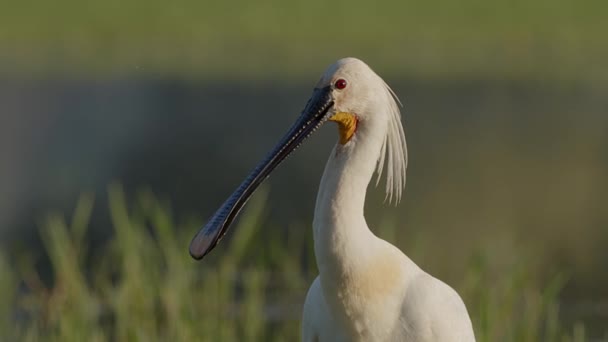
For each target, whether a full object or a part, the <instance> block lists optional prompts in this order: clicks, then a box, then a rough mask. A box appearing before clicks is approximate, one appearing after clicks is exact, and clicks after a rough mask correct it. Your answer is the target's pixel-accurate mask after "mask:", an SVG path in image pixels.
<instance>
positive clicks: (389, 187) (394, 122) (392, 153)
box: [376, 79, 407, 204]
mask: <svg viewBox="0 0 608 342" xmlns="http://www.w3.org/2000/svg"><path fill="white" fill-rule="evenodd" d="M380 81H381V82H382V85H384V90H385V91H384V94H385V95H386V103H387V108H386V111H387V114H388V116H389V122H388V128H387V130H386V136H385V137H384V142H383V143H382V149H381V150H380V157H379V158H378V164H377V167H376V171H377V173H378V178H377V179H376V186H378V184H379V183H380V178H381V177H382V171H383V170H384V168H385V165H386V187H385V193H386V197H385V200H386V199H388V201H389V203H395V204H397V203H399V201H400V200H401V195H402V193H403V188H404V187H405V172H406V169H407V143H406V141H405V132H404V130H403V125H402V124H401V111H400V110H399V106H401V107H403V104H402V103H401V101H400V100H399V98H398V97H397V95H396V94H395V92H393V90H392V89H391V88H390V87H389V86H388V84H386V82H384V81H383V80H382V79H380Z"/></svg>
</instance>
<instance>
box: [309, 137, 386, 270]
mask: <svg viewBox="0 0 608 342" xmlns="http://www.w3.org/2000/svg"><path fill="white" fill-rule="evenodd" d="M357 135H358V136H357ZM382 142H383V140H382V138H381V137H379V136H373V135H371V134H369V132H365V131H362V132H357V134H356V135H355V137H354V138H353V139H352V140H351V141H349V142H348V143H346V144H341V143H338V144H336V146H335V147H334V149H333V150H332V152H331V155H330V157H329V160H328V161H327V165H326V166H325V171H324V173H323V177H322V179H321V184H320V186H319V192H318V195H317V202H316V206H315V215H314V221H313V229H314V232H313V234H314V244H315V256H316V259H317V265H318V267H319V271H320V274H321V278H323V277H324V276H330V275H331V274H346V273H349V272H350V270H351V269H352V268H354V267H357V265H359V264H360V262H361V261H363V259H364V258H366V255H367V254H368V253H369V252H370V248H371V247H372V245H373V243H374V242H375V241H374V240H376V237H375V236H374V234H373V233H372V232H371V231H370V230H369V228H368V227H367V223H366V222H365V218H364V215H363V208H364V204H365V195H366V192H367V186H368V184H369V182H370V180H371V177H372V176H373V173H374V170H375V168H376V163H377V159H378V158H377V157H378V155H379V153H380V149H381V144H382Z"/></svg>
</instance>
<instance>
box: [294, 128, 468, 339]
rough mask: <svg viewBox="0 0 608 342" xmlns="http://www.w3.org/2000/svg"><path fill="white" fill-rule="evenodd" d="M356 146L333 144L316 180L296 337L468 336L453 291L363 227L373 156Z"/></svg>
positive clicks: (463, 313)
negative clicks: (310, 256)
mask: <svg viewBox="0 0 608 342" xmlns="http://www.w3.org/2000/svg"><path fill="white" fill-rule="evenodd" d="M365 141H366V142H368V141H372V140H365ZM362 143H364V142H363V141H362ZM377 148H378V150H379V148H380V146H377ZM356 153H357V149H356V148H355V147H354V146H353V147H352V148H349V147H346V146H341V145H339V144H338V145H336V147H335V149H334V151H333V152H332V153H331V155H330V158H329V161H328V162H327V166H326V168H325V173H324V175H323V178H322V180H321V185H320V191H319V195H318V197H317V204H316V210H315V217H314V222H313V234H314V246H315V256H316V260H317V265H318V268H319V273H320V274H319V276H318V277H317V278H316V279H315V281H314V282H313V284H312V286H311V287H310V289H309V290H308V295H307V297H306V302H305V304H304V313H303V320H302V341H303V342H313V341H315V342H324V341H336V342H338V341H345V342H346V341H353V342H354V341H416V342H422V341H441V342H444V341H445V342H451V341H462V342H465V341H466V342H469V341H474V340H475V338H474V335H473V330H472V327H471V322H470V319H469V316H468V314H467V311H466V308H465V306H464V304H463V302H462V300H461V299H460V297H459V296H458V294H457V293H456V292H455V291H454V290H453V289H452V288H450V287H449V286H448V285H446V284H444V283H443V282H441V281H440V280H437V279H435V278H433V277H432V276H430V275H429V274H427V273H426V272H424V271H423V270H422V269H420V268H419V267H418V266H417V265H416V264H415V263H414V262H413V261H411V260H410V259H409V258H408V257H407V256H406V255H404V254H403V253H402V252H401V251H400V250H399V249H398V248H396V247H394V246H393V245H391V244H389V243H388V242H386V241H384V240H382V239H380V238H378V237H376V236H375V235H374V234H373V233H372V232H371V231H370V230H369V228H368V227H367V224H366V222H365V218H364V217H363V201H364V199H365V192H366V189H367V185H368V183H369V181H370V179H371V177H372V173H373V171H374V167H375V165H374V163H375V161H374V160H370V159H366V158H357V157H356V155H355V154H356ZM357 163H361V164H366V165H357Z"/></svg>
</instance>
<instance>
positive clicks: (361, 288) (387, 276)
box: [190, 58, 475, 342]
mask: <svg viewBox="0 0 608 342" xmlns="http://www.w3.org/2000/svg"><path fill="white" fill-rule="evenodd" d="M397 102H398V100H397V98H396V96H395V94H394V93H393V92H392V90H391V89H390V88H389V87H388V85H386V83H385V82H384V81H383V80H382V78H380V77H379V76H378V75H377V74H376V73H375V72H374V71H372V70H371V69H370V68H369V67H368V66H367V65H366V64H365V63H364V62H362V61H360V60H358V59H356V58H344V59H340V60H338V61H337V62H336V63H334V64H332V65H331V66H330V67H329V68H328V69H327V71H326V72H325V73H324V74H323V76H322V77H321V79H320V80H319V82H318V83H317V85H316V87H315V90H314V92H313V95H312V97H311V99H310V100H309V101H308V104H307V105H306V107H305V109H304V111H303V112H302V114H301V116H300V118H299V119H298V120H297V121H296V123H295V124H294V126H293V127H292V128H291V129H290V130H289V132H288V133H287V135H286V136H285V137H284V138H283V139H282V140H281V141H280V142H279V144H278V145H277V146H276V147H275V149H274V150H273V151H272V152H271V153H270V155H269V156H268V157H267V158H266V159H264V160H263V161H262V162H261V163H260V164H259V165H258V167H256V168H255V169H254V170H253V172H252V173H251V175H250V176H249V177H247V178H246V179H245V180H244V181H243V183H242V184H241V186H239V188H238V189H237V190H236V191H235V192H234V193H233V194H232V195H231V196H230V197H229V198H228V200H227V201H226V202H225V203H224V205H223V206H222V207H220V209H219V210H218V211H217V212H216V213H215V214H214V215H213V216H212V218H211V219H210V220H209V222H208V223H207V224H206V225H205V226H204V227H203V228H202V229H201V230H200V231H199V233H198V234H197V235H196V236H195V237H194V239H193V240H192V243H191V245H190V254H191V255H192V256H193V257H194V258H196V259H200V258H202V257H203V256H204V255H206V254H207V253H208V252H209V251H210V250H211V249H213V247H215V245H216V244H217V242H218V241H219V240H220V239H221V238H222V237H223V235H224V234H225V233H226V230H227V228H228V226H229V225H230V223H231V222H232V220H233V219H234V217H235V216H236V215H237V214H238V212H239V211H240V209H241V208H242V206H243V205H244V204H245V202H246V201H247V200H248V198H249V197H250V196H251V194H252V193H253V192H254V191H255V189H256V188H257V186H258V185H259V184H260V183H261V182H262V181H263V180H264V179H265V178H266V177H268V176H269V174H270V172H272V170H273V169H274V168H275V167H276V166H277V165H278V164H279V163H280V162H281V161H282V160H283V159H284V158H285V157H286V156H287V155H289V153H291V152H292V151H293V150H295V148H297V147H298V146H299V145H300V143H302V141H303V140H305V139H306V138H307V137H308V136H309V135H310V134H311V133H312V132H313V131H314V130H316V129H317V128H318V127H319V126H320V125H321V124H323V123H324V122H326V121H328V120H329V121H334V122H336V123H337V124H338V128H339V140H338V142H337V143H336V145H335V147H334V149H333V151H332V152H331V154H330V157H329V160H328V161H327V165H326V166H325V171H324V173H323V177H322V179H321V184H320V186H319V192H318V195H317V202H316V206H315V213H314V220H313V236H314V249H315V257H316V261H317V266H318V268H319V276H318V277H317V278H316V279H315V280H314V282H313V284H312V285H311V287H310V289H309V290H308V295H307V297H306V301H305V304H304V313H303V321H302V340H303V341H305V342H312V341H315V342H323V341H332V342H334V341H335V342H340V341H412V342H422V341H425V342H426V341H440V342H451V341H454V342H455V341H462V342H469V341H475V336H474V333H473V328H472V325H471V320H470V318H469V315H468V313H467V310H466V307H465V305H464V303H463V301H462V299H461V298H460V296H459V295H458V294H457V293H456V291H454V290H453V289H452V288H451V287H449V286H448V285H446V284H445V283H443V282H441V281H440V280H438V279H436V278H434V277H432V276H431V275H429V274H428V273H426V272H424V271H423V270H422V269H420V267H418V266H417V265H416V264H415V263H414V262H413V261H412V260H410V259H409V258H408V257H407V256H406V255H405V254H403V253H402V252H401V251H400V250H399V249H398V248H396V247H395V246H393V245H391V244H390V243H388V242H386V241H384V240H382V239H380V238H378V237H377V236H375V235H374V234H373V233H372V232H371V230H370V229H369V228H368V226H367V223H366V221H365V217H364V210H363V209H364V203H365V195H366V191H367V186H368V184H369V182H370V181H371V178H372V176H373V174H374V171H377V173H378V180H379V179H380V176H381V175H382V171H383V169H386V195H387V198H388V199H389V201H395V202H399V200H400V198H401V193H402V190H403V187H404V186H405V170H406V167H407V148H406V143H405V134H404V132H403V126H402V124H401V114H400V111H399V106H398V103H397ZM385 165H386V167H385Z"/></svg>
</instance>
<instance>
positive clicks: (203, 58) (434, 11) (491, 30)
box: [0, 0, 608, 82]
mask: <svg viewBox="0 0 608 342" xmlns="http://www.w3.org/2000/svg"><path fill="white" fill-rule="evenodd" d="M606 11H608V5H607V3H606V2H604V1H599V0H592V1H586V2H584V3H581V2H578V1H573V0H558V1H548V0H533V1H524V0H517V1H497V2H486V1H480V0H465V1H459V2H454V1H449V0H435V1H429V2H405V1H386V2H382V3H375V2H369V1H363V0H350V1H338V2H335V1H334V2H326V1H321V0H308V1H297V2H284V1H279V0H264V1H258V2H255V4H254V3H251V2H248V1H244V0H237V1H230V2H221V1H213V2H211V1H194V0H183V1H177V2H166V1H159V0H152V1H145V2H143V1H127V2H125V1H117V0H109V1H103V2H100V1H84V2H83V1H73V0H59V1H53V2H32V1H21V2H12V3H10V4H7V5H6V6H3V8H2V11H1V12H0V22H2V25H0V51H2V52H1V53H0V70H3V71H5V72H9V73H17V74H20V75H23V74H34V75H37V74H43V75H46V74H59V75H62V76H64V77H65V76H66V75H67V76H69V75H72V76H74V75H81V76H82V75H89V76H90V75H95V76H96V77H106V76H108V75H110V76H112V75H114V76H117V75H125V74H127V75H128V74H144V75H152V76H154V75H165V76H167V75H171V76H177V77H188V78H192V77H194V78H203V79H209V78H219V79H237V80H241V79H246V78H262V79H275V78H285V79H293V78H294V77H304V76H305V77H306V79H310V75H311V74H312V75H319V74H320V73H321V69H320V68H323V67H325V66H326V65H328V64H329V63H331V62H332V61H333V60H335V59H337V58H339V57H344V56H350V55H354V56H358V57H361V58H364V59H365V60H367V61H369V62H370V64H372V65H373V66H375V67H376V68H378V69H380V70H381V71H382V72H383V73H384V74H385V75H393V77H400V78H404V77H405V78H410V79H411V78H417V77H418V78H421V79H426V80H428V79H433V78H441V79H446V78H447V79H463V78H464V79H471V78H472V79H479V78H483V79H505V78H506V79H525V80H529V79H533V80H543V79H550V80H553V81H555V80H577V81H584V82H589V81H602V82H605V81H606V80H607V79H608V74H606V71H605V70H606V67H605V66H606V60H608V45H607V44H605V32H606V31H608V24H607V21H606V20H605V13H606Z"/></svg>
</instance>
